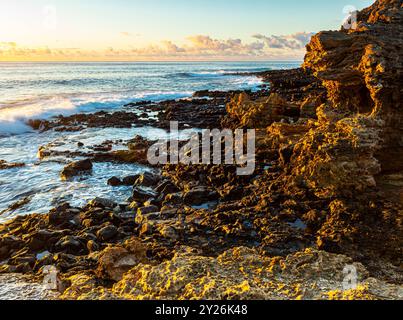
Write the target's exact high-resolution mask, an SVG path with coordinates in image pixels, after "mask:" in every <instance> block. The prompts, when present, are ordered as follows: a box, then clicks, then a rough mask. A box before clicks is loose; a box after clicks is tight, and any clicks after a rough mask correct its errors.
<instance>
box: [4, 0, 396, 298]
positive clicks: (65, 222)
mask: <svg viewBox="0 0 403 320" xmlns="http://www.w3.org/2000/svg"><path fill="white" fill-rule="evenodd" d="M402 22H403V15H402V2H401V1H400V0H378V1H376V3H375V4H374V5H373V6H371V7H370V8H368V9H365V10H363V11H362V12H360V13H359V24H358V28H357V29H356V30H341V31H338V32H336V31H335V32H322V33H319V34H317V35H315V36H314V37H313V38H312V40H311V43H310V44H309V45H308V46H307V49H308V50H307V55H306V57H305V61H304V64H303V66H302V67H301V68H300V69H294V70H281V71H267V72H262V73H258V74H255V75H258V76H259V77H262V78H263V79H264V81H265V82H266V83H267V84H268V85H264V86H263V87H262V89H261V90H259V91H258V92H251V91H249V92H240V91H238V92H235V91H234V92H212V91H204V92H197V93H195V94H194V96H193V97H192V98H189V99H181V100H171V101H163V102H160V103H153V102H150V101H144V102H141V103H133V104H128V105H126V106H125V108H124V110H123V111H116V112H113V113H107V112H98V113H95V114H78V115H73V116H70V117H58V118H55V119H53V120H49V121H32V122H31V123H30V125H31V126H32V127H33V128H35V129H37V130H41V131H46V130H57V131H60V132H65V131H77V132H79V131H80V130H82V129H83V128H92V127H96V128H109V127H112V128H127V127H129V128H130V127H132V126H136V127H148V126H151V127H158V128H162V129H168V128H169V123H170V121H178V122H179V126H180V128H181V129H188V128H206V129H208V128H222V129H223V128H231V129H235V128H243V129H248V128H250V129H256V149H257V150H256V156H257V161H256V170H255V172H254V174H253V175H252V176H238V175H236V167H235V166H232V165H225V166H224V165H197V166H196V165H193V166H185V165H181V164H179V165H173V164H171V165H165V166H154V167H152V168H150V171H149V172H147V173H145V174H142V175H137V176H127V177H111V178H110V179H109V181H105V183H108V184H109V185H111V186H119V185H129V186H133V192H132V195H131V197H130V199H128V201H127V202H126V203H115V202H114V201H113V199H101V198H97V199H94V200H93V201H91V202H90V203H88V204H87V205H86V206H84V207H82V208H74V207H71V206H70V205H69V204H68V203H61V204H60V205H59V206H57V207H56V208H54V209H53V210H51V211H50V212H49V213H48V214H45V215H39V214H34V215H29V216H19V217H17V218H15V219H14V220H12V221H10V222H8V223H5V224H3V225H1V226H0V261H2V262H1V263H0V273H5V274H15V273H23V274H27V275H31V276H32V277H34V278H36V279H38V281H41V279H42V278H43V277H44V273H43V271H44V268H45V267H46V266H55V267H56V268H57V270H58V286H57V287H58V291H59V293H60V296H58V298H59V299H191V298H193V299H402V284H403V273H402V269H401V267H402V248H403V246H402V241H403V237H402V228H401V220H402V216H403V191H402V190H403V160H402V159H403V141H402V136H403V132H402V131H403V126H402V120H403V111H402V110H403V109H402V106H401V101H400V93H401V86H400V84H401V83H402V81H401V80H402V79H401V74H402V71H403V64H402V61H401V58H399V57H401V56H402V50H403V48H402V45H403V43H402V39H401V36H399V35H401V34H402V32H403V30H402V25H403V23H402ZM399 77H400V78H399ZM154 142H155V141H148V140H146V139H144V138H141V137H133V139H131V140H130V141H128V142H127V141H126V142H124V141H112V140H110V141H105V142H104V143H102V144H100V145H95V146H84V145H80V144H78V145H77V147H76V150H64V151H60V149H58V148H56V146H54V145H51V144H50V145H45V146H43V147H41V148H40V150H39V157H40V159H41V160H47V161H58V160H57V159H58V158H59V157H61V156H63V157H65V158H67V159H70V160H71V163H69V164H67V165H66V167H65V168H64V170H63V172H62V173H61V179H71V178H73V177H74V176H76V175H83V174H91V170H93V166H92V163H93V162H104V161H107V162H122V163H139V164H143V165H147V164H148V161H147V150H148V148H149V147H150V146H151V145H152V144H153V143H154ZM183 143H184V142H183ZM57 147H60V145H58V146H57ZM77 158H78V159H77ZM16 165H23V164H8V163H5V162H1V166H2V167H1V169H2V170H3V169H4V170H7V169H8V168H9V167H13V166H16ZM27 201H29V200H27ZM16 205H18V204H16ZM346 266H350V267H351V266H352V267H354V270H356V272H357V276H358V279H357V280H358V282H359V285H358V286H357V287H356V288H355V289H351V290H345V288H343V281H344V279H345V277H346V273H345V268H346ZM0 281H1V278H0Z"/></svg>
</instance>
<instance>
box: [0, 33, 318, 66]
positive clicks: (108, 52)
mask: <svg viewBox="0 0 403 320" xmlns="http://www.w3.org/2000/svg"><path fill="white" fill-rule="evenodd" d="M121 34H122V35H124V36H127V37H130V36H131V34H130V33H126V32H122V33H121ZM311 35H312V34H311V33H305V32H300V33H295V34H292V35H286V36H264V35H260V34H257V35H254V36H252V38H253V39H254V41H252V42H248V43H246V42H244V41H242V40H241V39H224V40H220V39H213V38H211V37H210V36H208V35H194V36H189V37H187V38H186V40H187V42H185V44H183V45H178V44H176V43H174V42H172V41H169V40H165V41H161V42H160V43H158V44H150V45H148V46H146V47H141V48H137V47H133V48H125V49H122V48H113V47H108V48H105V49H104V50H82V49H79V48H48V47H42V48H27V47H22V46H19V45H18V44H16V43H14V42H0V60H1V61H10V60H13V61H15V60H32V61H59V60H73V61H76V60H80V61H86V60H89V61H90V60H97V61H99V60H175V59H177V60H192V59H193V60H212V59H223V60H225V59H233V60H234V59H301V58H302V57H303V55H304V52H305V49H304V48H305V44H306V43H307V42H308V41H309V39H310V37H311Z"/></svg>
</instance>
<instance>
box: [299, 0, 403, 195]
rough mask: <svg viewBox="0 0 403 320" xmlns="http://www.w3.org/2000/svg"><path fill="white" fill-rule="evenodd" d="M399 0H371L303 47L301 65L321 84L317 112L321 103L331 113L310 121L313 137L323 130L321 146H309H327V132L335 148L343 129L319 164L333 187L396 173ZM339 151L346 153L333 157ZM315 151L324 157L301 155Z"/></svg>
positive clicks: (360, 186) (361, 184)
mask: <svg viewBox="0 0 403 320" xmlns="http://www.w3.org/2000/svg"><path fill="white" fill-rule="evenodd" d="M402 5H403V2H402V1H401V0H384V1H377V2H376V3H375V4H374V5H373V6H371V7H370V8H368V9H365V10H363V11H362V12H360V13H359V14H358V22H357V28H356V29H352V30H342V31H340V32H336V31H334V32H321V33H319V34H317V35H315V36H314V37H313V38H312V40H311V42H310V44H308V46H307V55H306V57H305V62H304V65H303V67H304V69H306V70H310V71H311V72H313V73H314V75H315V76H316V77H317V78H318V79H320V80H321V81H322V84H323V86H324V87H325V88H326V89H327V98H328V102H327V104H326V107H324V108H322V111H321V112H322V113H323V110H325V109H326V108H327V110H328V111H327V112H328V114H329V113H333V115H332V116H331V119H329V117H326V116H325V117H322V119H320V121H319V126H318V127H319V128H318V129H316V128H315V131H316V135H317V136H319V135H320V134H321V133H322V134H325V135H327V137H326V138H325V139H323V141H324V142H323V145H322V146H320V148H319V146H318V147H316V148H315V149H317V150H318V151H319V150H321V151H322V150H323V149H326V148H328V146H329V139H330V140H331V139H336V141H333V142H331V144H333V147H332V149H333V150H337V149H340V148H343V147H344V146H345V145H346V144H345V142H346V140H345V139H343V138H342V137H343V135H344V136H345V137H347V136H348V135H349V137H347V140H349V141H350V146H347V148H346V149H345V150H344V151H342V152H340V150H338V156H334V154H330V155H331V156H330V157H329V158H330V162H331V163H329V164H328V166H327V168H325V170H326V171H331V172H332V173H331V174H332V175H334V176H337V177H340V182H341V183H340V184H338V186H339V187H340V190H343V189H348V190H353V191H362V190H365V188H367V187H373V186H375V185H376V182H375V177H376V176H377V175H378V174H381V173H385V174H394V175H395V177H394V178H395V179H396V178H397V176H396V175H399V176H400V177H401V178H403V176H402V169H403V160H402V159H403V153H402V152H403V151H402V148H403V140H402V139H403V122H402V120H403V111H402V104H401V100H400V97H401V92H402V87H401V84H402V83H403V78H402V72H403V59H402V56H403V37H402V34H403V10H402ZM321 120H322V121H321ZM323 124H324V125H325V128H324V130H321V126H322V125H323ZM340 135H341V136H342V137H340ZM321 138H322V137H321ZM311 139H312V138H311ZM337 140H338V141H337ZM307 142H308V141H305V142H301V144H305V145H306V144H307ZM306 151H307V150H306V148H305V149H304V148H303V147H302V148H301V147H299V148H298V151H297V155H296V157H295V161H296V162H298V163H301V160H303V159H301V158H305V157H306V154H307V153H306ZM298 152H299V154H298ZM340 153H344V154H345V157H350V159H347V158H341V159H340V156H339V155H340ZM315 156H316V157H317V158H320V159H325V157H324V156H323V154H322V155H321V154H319V153H318V154H315V155H312V152H310V153H308V158H305V159H306V160H305V161H302V162H304V163H307V162H308V161H309V160H312V158H313V157H315ZM311 163H312V164H314V163H313V162H311ZM340 165H342V166H343V168H340ZM337 166H339V168H336V167H337ZM312 169H313V168H312ZM329 169H331V170H329ZM312 171H313V172H312ZM312 171H309V170H308V174H307V177H308V180H310V178H309V177H312V178H313V179H311V180H316V177H317V176H318V175H322V174H323V167H322V166H319V167H318V169H317V170H315V169H313V170H312ZM329 180H333V179H332V177H330V176H329ZM329 183H330V184H333V185H335V183H332V182H330V181H329ZM336 184H337V183H336ZM351 186H354V187H356V188H353V189H352V188H349V187H351Z"/></svg>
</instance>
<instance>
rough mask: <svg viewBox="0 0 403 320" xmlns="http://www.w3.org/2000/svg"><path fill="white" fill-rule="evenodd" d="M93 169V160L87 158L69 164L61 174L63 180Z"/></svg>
mask: <svg viewBox="0 0 403 320" xmlns="http://www.w3.org/2000/svg"><path fill="white" fill-rule="evenodd" d="M91 170H92V162H91V160H89V159H85V160H80V161H76V162H72V163H70V164H68V165H67V166H65V167H64V169H63V171H62V172H61V174H60V176H61V178H62V179H63V180H67V179H70V178H72V177H75V176H78V175H81V174H85V173H90V172H91Z"/></svg>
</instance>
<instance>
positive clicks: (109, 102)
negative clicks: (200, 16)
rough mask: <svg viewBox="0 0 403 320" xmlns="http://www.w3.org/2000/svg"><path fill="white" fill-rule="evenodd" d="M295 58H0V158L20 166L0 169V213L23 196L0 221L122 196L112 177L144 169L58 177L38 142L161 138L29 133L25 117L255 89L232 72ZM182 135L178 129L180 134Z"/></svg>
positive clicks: (160, 133)
mask: <svg viewBox="0 0 403 320" xmlns="http://www.w3.org/2000/svg"><path fill="white" fill-rule="evenodd" d="M299 65H300V63H299V62H282V61H277V62H201V63H191V62H180V63H179V62H170V63H167V62H164V63H162V62H161V63H158V62H155V63H143V62H142V63H122V62H119V63H0V159H1V160H6V161H8V162H23V163H25V164H26V166H24V167H21V168H13V169H7V170H0V212H1V211H3V210H5V209H6V208H8V207H9V206H10V205H11V204H13V203H15V202H17V201H19V200H21V199H24V198H27V197H28V198H29V200H30V201H29V202H28V203H27V204H26V205H24V206H22V207H21V208H19V209H17V210H15V211H11V212H5V213H3V214H0V222H4V221H6V220H9V219H10V218H12V217H14V216H16V215H21V214H29V213H34V212H35V213H45V212H47V211H49V210H50V209H51V208H53V207H54V206H56V205H57V204H58V203H61V202H65V201H66V202H69V203H71V204H72V205H74V206H82V205H84V204H85V203H86V202H88V201H89V200H91V199H93V198H95V197H107V198H113V199H114V200H115V201H117V202H119V201H121V202H124V201H125V200H126V199H127V198H128V197H129V196H130V191H131V188H130V187H114V188H112V187H110V186H108V185H107V180H108V179H109V178H110V177H112V176H118V177H123V176H125V175H133V174H138V173H141V172H144V171H146V170H149V169H148V168H147V167H144V166H139V165H135V164H114V163H108V162H105V163H95V164H94V169H93V174H92V175H88V176H82V177H79V178H77V179H74V180H72V181H61V180H60V177H59V174H60V171H61V170H62V169H63V167H64V165H65V162H63V161H39V159H38V158H37V152H38V149H39V147H40V146H41V145H45V144H48V143H52V144H53V145H57V144H58V143H60V145H63V146H64V147H66V145H67V146H72V147H73V146H75V145H77V143H78V142H82V143H84V145H94V144H98V143H102V142H103V141H105V140H120V139H122V140H126V141H127V140H130V139H131V138H133V137H134V136H135V135H141V136H144V137H146V138H150V139H159V138H161V137H164V136H166V134H167V133H166V132H165V131H164V130H161V129H157V128H131V129H116V128H102V129H97V128H91V129H85V130H83V131H81V132H68V133H60V132H54V131H49V132H44V133H39V132H36V131H33V130H32V129H31V128H30V127H29V126H27V125H26V121H27V120H29V119H49V118H52V117H54V116H57V115H71V114H77V113H91V112H96V111H100V110H106V111H112V110H119V109H120V108H122V107H123V105H124V104H126V103H129V102H136V101H143V100H151V101H162V100H167V99H180V98H186V97H190V96H192V94H193V93H194V92H195V91H199V90H238V89H252V90H257V88H258V86H259V85H260V84H261V80H260V79H259V78H257V77H254V76H242V75H235V74H237V73H249V72H258V71H264V70H276V69H290V68H295V67H298V66H299ZM184 134H185V135H186V133H184Z"/></svg>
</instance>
